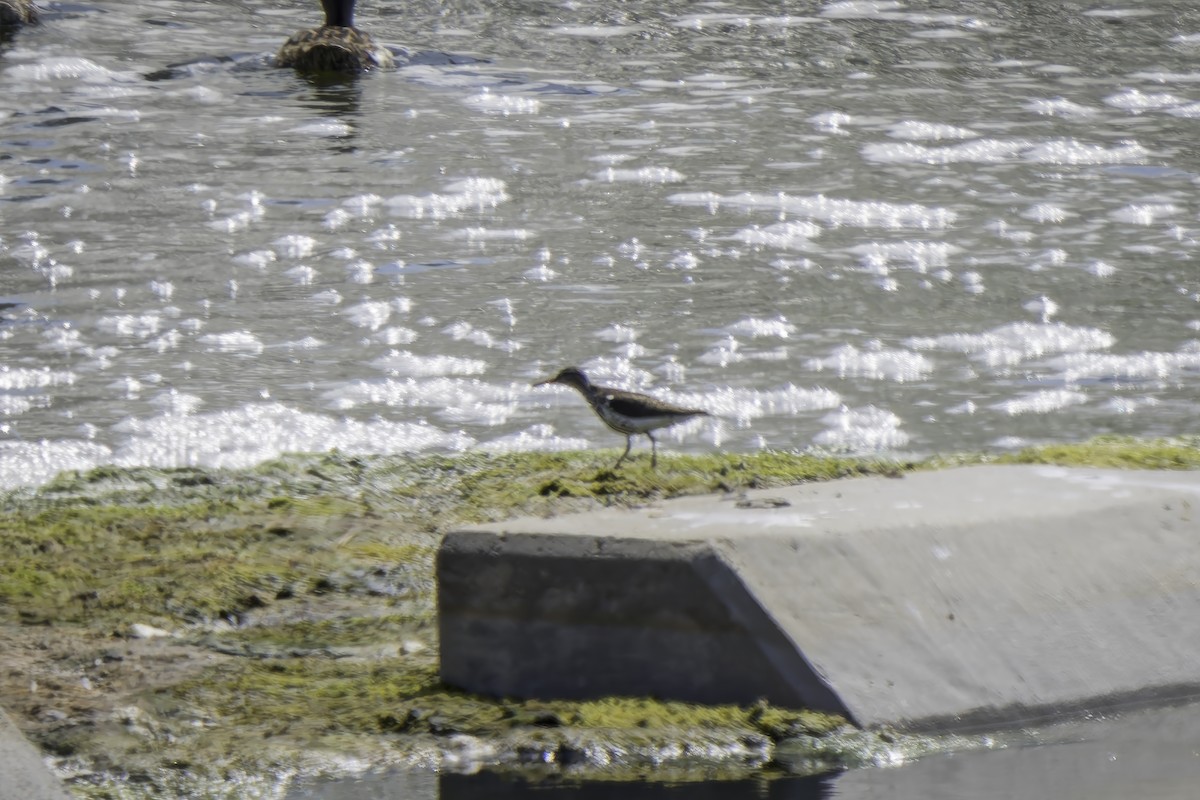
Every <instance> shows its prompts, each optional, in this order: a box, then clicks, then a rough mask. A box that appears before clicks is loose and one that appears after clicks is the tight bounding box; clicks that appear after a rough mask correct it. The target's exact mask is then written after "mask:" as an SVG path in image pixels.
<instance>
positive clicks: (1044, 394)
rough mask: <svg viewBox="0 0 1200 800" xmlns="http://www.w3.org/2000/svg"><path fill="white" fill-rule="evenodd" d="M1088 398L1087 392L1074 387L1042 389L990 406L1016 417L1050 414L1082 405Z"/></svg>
mask: <svg viewBox="0 0 1200 800" xmlns="http://www.w3.org/2000/svg"><path fill="white" fill-rule="evenodd" d="M1087 400H1088V398H1087V395H1086V394H1084V393H1083V392H1077V391H1074V390H1072V389H1042V390H1040V391H1037V392H1030V393H1029V394H1023V395H1021V396H1020V397H1015V398H1013V399H1011V400H1005V401H1003V402H1000V403H994V404H993V405H991V406H990V408H993V409H995V410H996V411H999V412H1001V413H1003V414H1008V415H1009V416H1012V417H1015V416H1019V415H1021V414H1050V413H1052V412H1055V411H1061V410H1062V409H1064V408H1070V407H1071V406H1077V405H1082V404H1083V403H1086V402H1087Z"/></svg>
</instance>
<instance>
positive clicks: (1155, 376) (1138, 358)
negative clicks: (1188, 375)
mask: <svg viewBox="0 0 1200 800" xmlns="http://www.w3.org/2000/svg"><path fill="white" fill-rule="evenodd" d="M1049 366H1050V367H1051V368H1053V369H1057V370H1059V372H1060V374H1061V375H1062V377H1063V380H1065V381H1066V382H1067V383H1077V382H1079V381H1082V380H1089V381H1092V380H1100V381H1156V382H1159V383H1171V382H1174V381H1176V380H1177V379H1178V378H1179V377H1180V373H1181V372H1182V371H1183V370H1197V369H1200V350H1197V349H1195V348H1190V349H1189V348H1184V349H1183V350H1181V351H1179V352H1174V353H1166V352H1150V351H1143V352H1141V353H1125V354H1120V355H1118V354H1115V353H1067V354H1065V355H1062V356H1060V357H1058V358H1055V359H1051V360H1050V362H1049Z"/></svg>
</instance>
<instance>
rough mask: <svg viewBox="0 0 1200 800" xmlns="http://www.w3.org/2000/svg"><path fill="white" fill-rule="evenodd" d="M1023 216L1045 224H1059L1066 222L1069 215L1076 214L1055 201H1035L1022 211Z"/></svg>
mask: <svg viewBox="0 0 1200 800" xmlns="http://www.w3.org/2000/svg"><path fill="white" fill-rule="evenodd" d="M1021 216H1022V217H1024V218H1025V219H1029V220H1033V221H1034V222H1039V223H1041V224H1043V225H1046V224H1054V225H1057V224H1059V223H1062V222H1066V221H1067V217H1073V216H1075V214H1074V213H1072V212H1070V211H1068V210H1067V209H1065V208H1063V207H1062V206H1059V205H1055V204H1054V203H1035V204H1033V205H1032V206H1030V207H1029V208H1027V209H1025V210H1024V211H1022V212H1021Z"/></svg>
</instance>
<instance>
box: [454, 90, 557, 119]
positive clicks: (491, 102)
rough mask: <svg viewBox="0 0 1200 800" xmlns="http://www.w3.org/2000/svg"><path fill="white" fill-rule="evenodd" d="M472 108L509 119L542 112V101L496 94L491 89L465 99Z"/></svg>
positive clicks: (533, 98)
mask: <svg viewBox="0 0 1200 800" xmlns="http://www.w3.org/2000/svg"><path fill="white" fill-rule="evenodd" d="M463 102H464V103H466V104H467V105H468V106H470V107H471V108H473V109H475V110H476V111H482V112H483V113H485V114H495V115H499V116H503V117H509V116H513V115H519V114H536V113H538V112H539V111H541V110H542V101H541V100H538V99H537V98H535V97H522V96H520V95H513V94H496V93H495V92H493V91H492V90H491V89H489V88H486V87H485V88H484V89H482V90H481V91H480V92H479V93H478V94H474V95H471V96H469V97H466V98H464V99H463Z"/></svg>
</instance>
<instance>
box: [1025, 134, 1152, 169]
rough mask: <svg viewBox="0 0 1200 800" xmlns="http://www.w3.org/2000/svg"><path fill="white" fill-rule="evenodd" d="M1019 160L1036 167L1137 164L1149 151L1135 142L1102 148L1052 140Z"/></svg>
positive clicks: (1142, 161) (1033, 148)
mask: <svg viewBox="0 0 1200 800" xmlns="http://www.w3.org/2000/svg"><path fill="white" fill-rule="evenodd" d="M1022 157H1023V158H1024V159H1025V160H1026V161H1032V162H1034V163H1036V164H1141V163H1144V162H1145V161H1146V159H1147V158H1149V157H1150V151H1149V150H1147V149H1146V148H1144V147H1142V146H1141V145H1140V144H1138V143H1137V142H1123V143H1120V144H1116V145H1114V146H1112V147H1105V146H1104V145H1099V144H1087V143H1085V142H1079V141H1076V140H1075V139H1056V140H1054V141H1050V142H1045V143H1042V144H1038V145H1035V146H1033V147H1031V148H1030V149H1029V150H1028V151H1026V152H1025V153H1023V154H1022Z"/></svg>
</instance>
